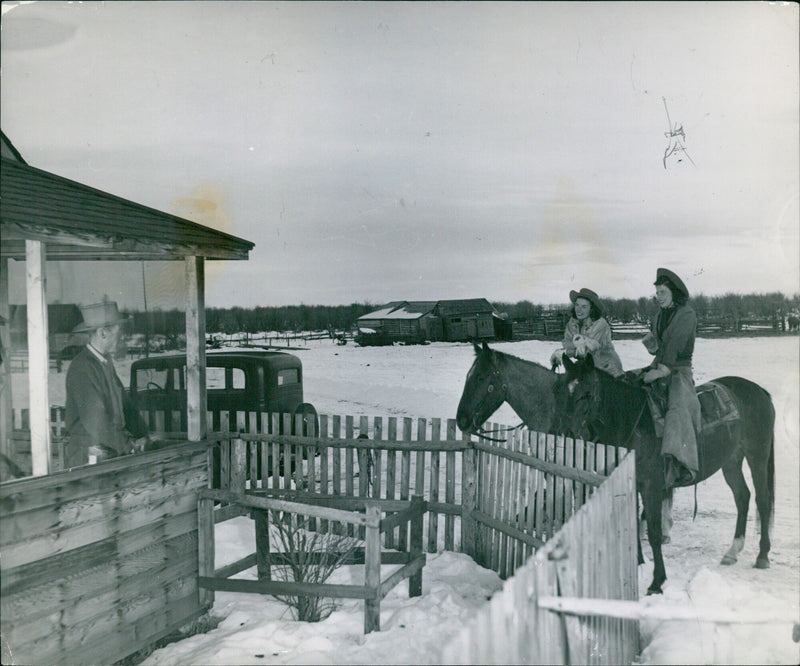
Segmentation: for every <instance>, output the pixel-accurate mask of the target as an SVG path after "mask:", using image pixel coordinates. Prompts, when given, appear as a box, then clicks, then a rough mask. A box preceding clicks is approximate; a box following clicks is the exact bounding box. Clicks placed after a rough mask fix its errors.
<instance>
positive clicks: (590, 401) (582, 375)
mask: <svg viewBox="0 0 800 666" xmlns="http://www.w3.org/2000/svg"><path fill="white" fill-rule="evenodd" d="M564 370H565V372H566V377H565V381H566V386H567V397H566V407H565V410H564V421H565V430H567V431H568V432H570V433H571V434H573V435H575V436H576V437H580V438H582V439H587V440H590V441H597V440H598V439H599V438H600V436H601V435H602V433H603V430H604V427H605V424H604V420H603V414H602V387H601V384H600V375H599V374H598V372H597V370H596V369H595V366H594V359H592V355H591V354H587V355H586V357H585V358H584V359H579V360H577V361H571V360H570V359H569V358H567V356H566V355H565V356H564Z"/></svg>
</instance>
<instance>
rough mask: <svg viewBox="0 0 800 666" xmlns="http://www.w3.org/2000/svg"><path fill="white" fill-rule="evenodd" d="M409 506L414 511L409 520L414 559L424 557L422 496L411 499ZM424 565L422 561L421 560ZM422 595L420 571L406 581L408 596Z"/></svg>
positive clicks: (410, 542)
mask: <svg viewBox="0 0 800 666" xmlns="http://www.w3.org/2000/svg"><path fill="white" fill-rule="evenodd" d="M411 506H412V508H413V509H414V510H415V515H414V517H413V518H412V519H411V529H410V535H409V536H410V541H409V550H410V551H411V555H412V556H413V557H415V558H419V557H423V558H424V557H425V554H424V552H423V542H422V541H423V531H422V530H423V524H422V520H423V516H424V514H425V506H424V499H423V497H422V495H414V496H413V497H412V498H411ZM423 563H424V560H423ZM421 595H422V569H421V568H420V570H419V572H418V573H415V574H414V575H413V576H411V578H410V579H409V581H408V596H409V597H419V596H421Z"/></svg>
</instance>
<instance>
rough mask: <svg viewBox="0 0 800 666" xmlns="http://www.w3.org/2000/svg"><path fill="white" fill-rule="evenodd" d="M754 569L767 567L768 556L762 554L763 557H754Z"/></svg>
mask: <svg viewBox="0 0 800 666" xmlns="http://www.w3.org/2000/svg"><path fill="white" fill-rule="evenodd" d="M753 568H755V569H769V558H768V557H767V556H766V555H764V556H763V557H761V556H760V557H758V558H756V563H755V564H754V565H753Z"/></svg>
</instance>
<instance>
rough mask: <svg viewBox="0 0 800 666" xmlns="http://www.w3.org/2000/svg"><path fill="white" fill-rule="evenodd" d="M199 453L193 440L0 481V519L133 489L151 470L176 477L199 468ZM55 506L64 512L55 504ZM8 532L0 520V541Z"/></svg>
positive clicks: (167, 479)
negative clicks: (79, 466) (104, 460)
mask: <svg viewBox="0 0 800 666" xmlns="http://www.w3.org/2000/svg"><path fill="white" fill-rule="evenodd" d="M204 458H205V450H204V448H202V447H198V446H197V445H189V446H186V447H170V448H169V449H164V450H162V451H157V452H154V453H148V454H144V455H142V456H135V457H133V456H131V457H125V458H117V459H114V460H110V461H107V462H104V463H102V464H99V465H87V466H85V467H81V468H77V469H75V470H71V471H68V472H60V473H58V474H51V475H49V476H46V477H28V478H26V479H19V480H17V481H12V482H8V483H4V484H0V519H2V522H3V523H5V521H6V519H10V517H11V516H12V515H14V516H22V515H23V514H25V513H26V512H29V514H28V515H32V513H33V512H36V511H39V510H45V511H56V508H57V507H58V505H62V504H63V505H65V506H67V505H68V503H70V502H74V503H76V505H77V504H78V503H79V502H82V501H86V502H91V501H96V500H97V497H98V495H104V496H105V499H107V500H114V498H115V495H116V493H118V492H123V493H125V492H127V493H133V492H135V490H134V489H135V488H136V487H137V486H140V485H148V486H149V485H150V484H152V482H153V477H154V475H155V473H156V472H155V470H158V475H159V476H160V477H162V478H163V479H165V482H166V483H172V482H173V481H174V480H175V479H178V478H181V477H182V476H183V475H185V474H186V473H187V472H188V471H189V470H190V469H191V470H192V471H191V475H195V474H203V473H204V471H205V465H204V462H205V461H204ZM58 510H59V512H60V513H64V511H61V509H60V508H59V509H58ZM66 512H67V513H70V514H72V513H75V512H76V510H75V509H73V508H71V507H68V508H66ZM26 533H27V531H26ZM11 534H12V533H10V532H9V528H8V526H7V525H6V524H3V525H0V546H2V545H4V544H5V543H7V542H8V541H9V540H10V535H11Z"/></svg>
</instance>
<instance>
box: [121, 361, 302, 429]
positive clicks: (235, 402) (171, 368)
mask: <svg viewBox="0 0 800 666" xmlns="http://www.w3.org/2000/svg"><path fill="white" fill-rule="evenodd" d="M206 392H207V402H208V410H209V412H211V414H212V418H213V422H212V423H209V426H210V427H211V428H212V429H215V430H216V429H219V428H220V419H221V418H225V417H222V415H223V414H224V413H227V414H228V416H227V418H228V419H229V421H228V424H229V426H230V427H231V428H234V427H235V426H236V413H237V412H256V413H257V414H259V415H260V414H262V413H264V412H269V413H279V414H292V415H296V414H303V415H304V417H309V416H311V417H313V419H314V420H316V410H315V409H314V407H313V406H312V405H310V404H308V403H304V402H303V366H302V364H301V362H300V359H299V358H297V357H296V356H294V355H293V354H288V353H286V352H275V351H262V350H252V351H251V350H244V351H229V350H225V351H218V352H217V351H209V352H208V353H207V354H206ZM130 396H131V398H132V400H133V402H134V404H135V405H136V406H137V407H138V409H139V410H140V411H141V412H147V413H149V414H152V415H155V414H156V413H159V412H160V413H163V414H164V415H165V416H164V418H165V424H166V430H167V431H170V430H173V431H181V430H185V422H186V355H185V354H171V355H168V356H153V357H150V358H144V359H140V360H138V361H134V363H133V364H132V365H131V378H130ZM175 413H179V414H180V424H176V423H174V419H173V418H172V416H173V415H174V414H175ZM151 423H152V420H151ZM259 423H260V416H259Z"/></svg>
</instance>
